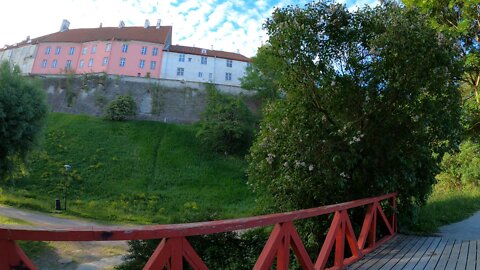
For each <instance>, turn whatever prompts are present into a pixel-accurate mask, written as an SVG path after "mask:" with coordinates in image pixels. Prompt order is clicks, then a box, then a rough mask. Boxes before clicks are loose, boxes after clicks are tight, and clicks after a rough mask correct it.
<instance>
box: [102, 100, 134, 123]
mask: <svg viewBox="0 0 480 270" xmlns="http://www.w3.org/2000/svg"><path fill="white" fill-rule="evenodd" d="M136 114H137V104H135V100H133V98H132V96H130V95H120V96H118V97H117V98H116V99H115V100H112V101H111V102H110V103H109V104H108V106H107V110H106V117H107V118H108V119H110V120H114V121H122V120H125V119H127V118H128V117H133V116H135V115H136Z"/></svg>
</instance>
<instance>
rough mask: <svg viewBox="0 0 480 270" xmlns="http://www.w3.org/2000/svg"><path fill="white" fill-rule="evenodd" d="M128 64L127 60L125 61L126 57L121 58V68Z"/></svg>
mask: <svg viewBox="0 0 480 270" xmlns="http://www.w3.org/2000/svg"><path fill="white" fill-rule="evenodd" d="M126 62H127V59H125V57H122V58H120V66H121V67H124V66H125V64H126Z"/></svg>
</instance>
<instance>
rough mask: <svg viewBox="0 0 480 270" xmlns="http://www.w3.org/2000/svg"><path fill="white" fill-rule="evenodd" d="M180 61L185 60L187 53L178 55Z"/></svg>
mask: <svg viewBox="0 0 480 270" xmlns="http://www.w3.org/2000/svg"><path fill="white" fill-rule="evenodd" d="M178 62H185V54H183V53H182V54H179V55H178Z"/></svg>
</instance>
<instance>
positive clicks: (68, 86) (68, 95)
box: [64, 72, 78, 107]
mask: <svg viewBox="0 0 480 270" xmlns="http://www.w3.org/2000/svg"><path fill="white" fill-rule="evenodd" d="M64 80H65V101H66V102H67V106H68V107H72V106H73V104H74V102H75V99H76V98H77V96H78V94H77V91H76V90H75V89H74V85H73V84H74V80H75V74H74V73H71V72H68V73H67V74H66V78H65V79H64Z"/></svg>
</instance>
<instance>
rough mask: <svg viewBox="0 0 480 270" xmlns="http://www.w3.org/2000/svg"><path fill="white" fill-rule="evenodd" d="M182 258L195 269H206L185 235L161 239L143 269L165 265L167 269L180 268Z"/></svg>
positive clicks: (153, 268)
mask: <svg viewBox="0 0 480 270" xmlns="http://www.w3.org/2000/svg"><path fill="white" fill-rule="evenodd" d="M183 259H185V260H186V261H187V262H188V264H189V265H190V266H191V267H192V268H193V269H195V270H196V269H199V270H207V269H208V268H207V266H206V265H205V263H204V262H203V261H202V259H201V258H200V257H199V256H198V254H197V253H196V252H195V250H194V249H193V247H192V246H191V245H190V243H189V242H188V241H187V239H186V238H185V237H172V238H164V239H162V241H161V242H160V244H159V245H158V247H157V249H156V250H155V251H154V252H153V254H152V256H151V257H150V259H149V260H148V262H147V264H145V267H144V268H143V269H144V270H156V269H163V268H164V267H167V269H169V270H170V269H172V270H182V269H183Z"/></svg>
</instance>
